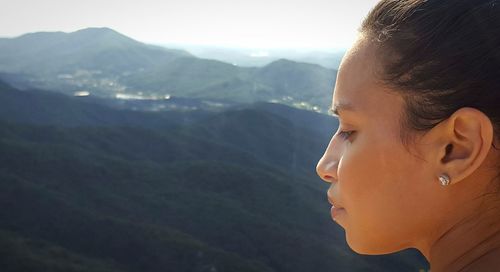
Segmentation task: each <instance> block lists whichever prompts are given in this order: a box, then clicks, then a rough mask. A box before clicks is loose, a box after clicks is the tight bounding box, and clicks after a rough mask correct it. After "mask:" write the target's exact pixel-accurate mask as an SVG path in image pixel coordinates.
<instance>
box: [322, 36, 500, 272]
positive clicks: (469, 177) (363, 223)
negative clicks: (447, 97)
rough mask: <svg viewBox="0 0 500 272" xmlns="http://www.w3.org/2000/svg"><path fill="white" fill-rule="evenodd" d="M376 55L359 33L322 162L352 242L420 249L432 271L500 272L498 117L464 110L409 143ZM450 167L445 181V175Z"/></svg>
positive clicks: (345, 64) (380, 248) (367, 248)
mask: <svg viewBox="0 0 500 272" xmlns="http://www.w3.org/2000/svg"><path fill="white" fill-rule="evenodd" d="M377 63H378V60H377V58H376V50H375V48H374V46H373V44H372V43H371V42H370V41H369V40H368V39H366V38H365V37H364V36H362V35H360V37H359V39H358V40H357V42H356V43H355V44H354V45H353V47H352V48H351V49H350V50H349V52H348V53H347V54H346V56H345V57H344V59H343V61H342V64H341V66H340V69H339V73H338V77H337V84H336V87H335V90H334V93H333V101H332V107H333V109H334V111H336V112H337V113H338V115H339V116H338V118H339V121H340V127H339V131H337V133H336V134H335V135H334V136H333V137H332V140H331V141H330V143H329V145H328V147H327V149H326V151H325V154H324V155H323V157H322V158H321V159H320V161H319V162H318V166H317V172H318V175H319V176H320V177H321V178H322V179H323V180H325V181H326V182H328V183H331V187H330V189H329V190H328V193H327V195H328V198H329V199H330V202H332V203H333V204H334V206H336V207H342V208H343V210H342V212H340V213H338V214H337V215H336V216H335V218H334V220H335V221H336V222H337V223H338V224H339V225H340V226H342V227H343V228H344V230H345V232H346V240H347V243H348V245H349V246H350V247H351V249H352V250H354V251H355V252H357V253H359V254H368V255H378V254H388V253H394V252H397V251H400V250H404V249H407V248H416V249H418V250H419V251H420V252H421V253H422V254H423V255H424V256H425V257H426V258H427V260H428V261H429V262H430V266H431V270H432V271H433V272H440V271H498V269H499V268H500V192H493V191H494V189H496V188H495V186H497V184H498V183H499V182H500V180H498V179H495V178H496V176H497V175H498V174H499V172H500V166H499V165H500V160H499V152H498V150H496V149H495V148H493V146H492V143H494V141H495V137H494V130H493V125H492V122H491V120H490V119H489V118H488V117H487V116H486V115H485V114H484V113H482V112H480V111H478V110H476V109H473V108H462V109H459V110H457V111H456V112H455V113H454V114H453V115H452V116H450V117H449V118H448V119H446V120H444V121H442V122H441V123H439V124H438V125H436V126H435V127H434V128H432V129H430V130H429V131H426V132H425V133H419V134H417V133H416V132H415V133H414V134H413V135H412V136H414V138H412V140H411V141H410V142H409V143H408V144H407V145H405V144H404V143H403V141H402V140H401V129H402V128H401V123H400V121H401V118H402V117H401V114H402V113H403V112H404V100H403V98H402V96H401V95H399V94H398V93H397V92H395V91H394V90H390V89H388V87H385V86H383V85H382V84H380V82H379V81H378V80H377V78H378V77H377V74H376V72H378V71H379V70H377V69H379V68H378V67H379V66H377ZM496 146H499V145H498V143H497V145H496ZM443 173H445V174H447V175H448V176H450V178H451V183H450V185H448V186H442V185H441V184H440V182H439V181H438V177H439V175H441V174H443Z"/></svg>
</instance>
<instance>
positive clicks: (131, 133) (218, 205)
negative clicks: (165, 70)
mask: <svg viewBox="0 0 500 272" xmlns="http://www.w3.org/2000/svg"><path fill="white" fill-rule="evenodd" d="M0 98H1V99H0V101H2V103H6V101H8V103H9V105H16V106H15V107H14V106H7V105H6V106H5V107H3V108H2V110H1V111H0V119H1V120H2V121H0V204H1V205H2V207H4V208H3V209H1V210H0V244H1V245H3V246H2V248H3V249H4V250H5V254H0V256H1V257H0V264H5V265H2V268H5V269H2V271H327V270H328V271H330V270H333V271H418V267H424V266H425V263H424V262H423V261H422V259H421V257H419V256H418V255H417V254H416V253H415V252H406V253H403V254H396V255H392V256H384V257H373V258H372V257H362V256H358V255H356V254H354V253H353V252H351V251H350V250H349V249H348V248H347V247H346V245H345V241H344V234H343V232H342V230H341V229H340V227H339V226H336V225H335V224H334V223H333V222H332V221H331V219H330V215H329V212H328V210H329V205H328V203H327V202H326V196H325V191H326V186H327V185H326V184H324V183H322V182H321V181H320V180H319V178H317V177H316V176H315V174H314V164H315V161H316V160H317V159H318V158H317V156H318V154H321V150H322V149H323V148H324V144H325V143H326V141H325V139H327V138H328V137H329V135H328V130H325V131H322V130H314V129H312V126H310V125H309V123H310V122H316V123H317V124H319V125H321V124H323V125H325V126H327V125H328V123H326V122H328V121H332V122H333V120H331V119H325V118H324V116H321V115H318V114H314V113H311V112H303V111H298V110H294V109H290V108H286V107H285V108H284V106H281V105H272V104H256V105H249V106H242V107H240V108H234V109H232V110H229V111H224V112H220V113H200V115H197V116H195V117H192V116H191V117H189V118H187V119H182V120H188V121H181V122H179V121H178V120H176V118H177V116H180V115H181V114H180V113H175V112H162V113H157V114H154V113H148V114H145V113H141V112H130V111H122V110H113V109H110V108H106V107H104V106H102V105H96V104H92V103H89V102H85V101H81V100H77V99H74V98H69V97H65V96H59V95H56V94H46V93H44V92H42V91H36V92H20V91H18V90H15V89H14V88H11V87H9V86H7V85H5V84H0ZM7 99H8V100H7ZM23 101H25V102H26V101H29V103H24V104H23ZM48 103H51V104H48ZM23 105H24V106H23ZM41 109H43V110H41ZM62 109H64V111H68V114H67V117H65V118H67V119H64V120H62V121H61V120H60V118H61V115H60V112H61V110H62ZM89 109H91V110H89ZM56 113H57V114H56ZM169 114H171V116H169ZM189 114H191V113H189ZM20 116H21V117H22V118H21V117H20ZM287 116H288V117H289V118H287ZM172 117H176V118H172ZM155 118H157V119H155ZM103 120H106V122H104V121H103ZM130 120H139V121H134V122H132V121H130ZM140 120H142V121H143V122H142V123H141V122H140ZM151 120H156V121H151ZM155 122H158V123H160V122H164V125H163V126H156V125H155V124H156V123H155ZM335 125H336V124H335V123H331V124H330V126H331V128H332V129H333V128H334V127H335ZM299 256H300V258H299ZM214 269H215V270H214Z"/></svg>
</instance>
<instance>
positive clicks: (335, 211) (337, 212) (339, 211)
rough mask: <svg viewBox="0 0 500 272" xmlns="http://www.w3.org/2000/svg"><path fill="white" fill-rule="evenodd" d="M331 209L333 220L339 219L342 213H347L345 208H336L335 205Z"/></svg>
mask: <svg viewBox="0 0 500 272" xmlns="http://www.w3.org/2000/svg"><path fill="white" fill-rule="evenodd" d="M330 211H331V213H332V219H333V220H337V219H338V218H339V217H340V216H341V215H343V214H344V213H345V210H344V208H335V207H332V209H331V210H330Z"/></svg>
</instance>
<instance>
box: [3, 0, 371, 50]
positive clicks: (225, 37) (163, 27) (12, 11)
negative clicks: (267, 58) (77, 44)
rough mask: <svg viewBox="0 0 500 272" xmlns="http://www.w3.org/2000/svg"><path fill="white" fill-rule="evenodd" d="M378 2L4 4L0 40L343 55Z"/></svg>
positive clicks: (60, 0)
mask: <svg viewBox="0 0 500 272" xmlns="http://www.w3.org/2000/svg"><path fill="white" fill-rule="evenodd" d="M376 2H377V0H300V1H299V0H252V1H250V0H163V1H161V0H141V1H139V0H135V1H131V0H128V1H123V0H122V1H118V0H78V1H74V0H0V3H1V8H0V36H1V37H15V36H19V35H21V34H24V33H28V32H37V31H64V32H72V31H75V30H78V29H82V28H86V27H110V28H112V29H114V30H116V31H118V32H121V33H123V34H125V35H127V36H130V37H132V38H134V39H136V40H139V41H142V42H148V43H156V44H168V43H190V44H203V45H225V46H234V47H253V48H276V47H282V48H297V47H302V48H304V47H306V48H342V47H347V46H348V45H349V44H350V43H351V42H352V40H353V39H354V37H355V35H356V29H357V27H358V26H359V24H360V22H361V20H362V19H363V17H364V16H365V15H366V13H367V12H368V11H369V10H370V8H371V7H373V6H374V5H375V4H376Z"/></svg>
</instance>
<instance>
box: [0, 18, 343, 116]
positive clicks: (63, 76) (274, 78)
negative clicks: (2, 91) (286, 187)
mask: <svg viewBox="0 0 500 272" xmlns="http://www.w3.org/2000/svg"><path fill="white" fill-rule="evenodd" d="M0 73H1V74H3V76H2V77H3V78H4V80H6V81H8V82H9V83H10V84H13V85H15V86H17V87H19V88H27V87H37V88H45V89H50V90H55V91H60V92H63V93H66V94H71V95H72V94H74V93H76V92H80V93H82V92H89V93H90V94H92V95H97V96H102V97H117V96H118V97H125V98H127V97H128V98H130V97H132V98H157V99H158V98H159V99H163V98H165V97H171V96H180V97H188V98H203V99H215V100H229V101H232V102H237V103H249V102H256V101H273V102H280V103H284V104H287V105H291V106H295V107H298V108H305V109H310V110H315V111H323V112H326V110H327V109H328V106H329V104H330V101H329V99H325V97H329V96H330V95H331V91H332V90H333V86H334V84H335V78H336V71H335V70H331V69H327V68H324V67H321V66H319V65H315V64H307V63H299V62H293V61H289V60H284V59H283V60H278V61H275V62H272V63H270V64H268V65H266V66H264V67H238V66H235V65H232V64H229V63H224V62H220V61H216V60H208V59H200V58H197V57H194V56H192V55H190V54H189V53H187V52H186V51H182V50H172V49H165V48H162V47H158V46H152V45H146V44H143V43H140V42H138V41H135V40H132V39H130V38H128V37H126V36H123V35H121V34H119V33H117V32H115V31H113V30H111V29H108V28H89V29H84V30H80V31H76V32H73V33H62V32H56V33H33V34H26V35H23V36H21V37H18V38H13V39H5V38H4V39H0Z"/></svg>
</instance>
